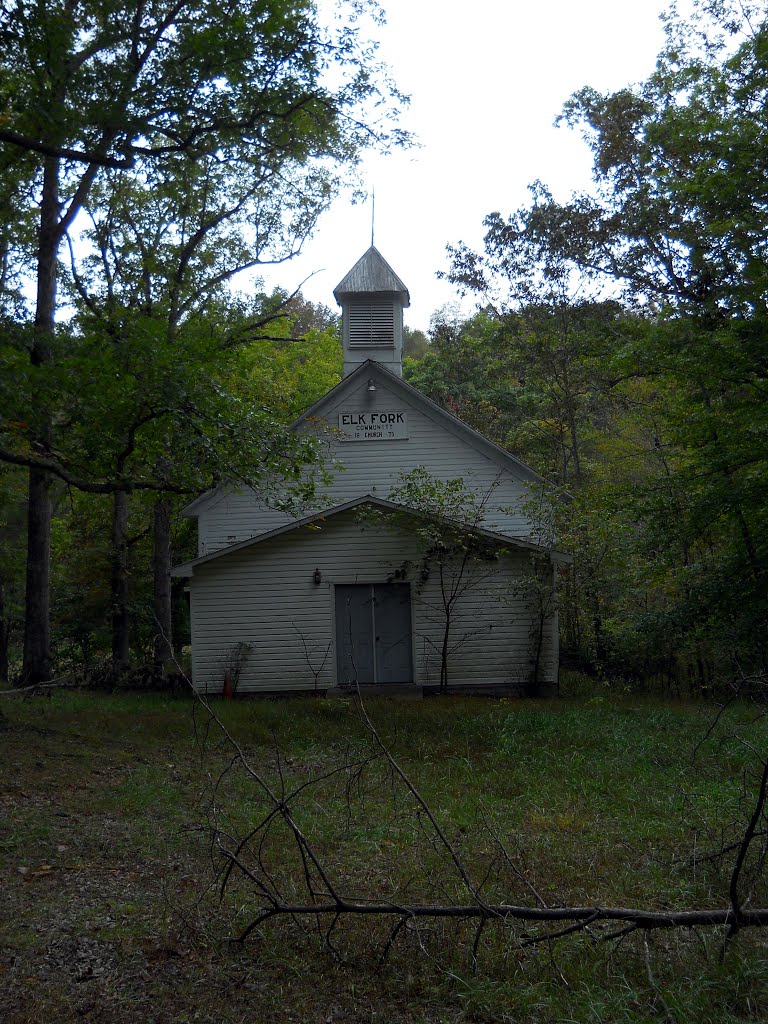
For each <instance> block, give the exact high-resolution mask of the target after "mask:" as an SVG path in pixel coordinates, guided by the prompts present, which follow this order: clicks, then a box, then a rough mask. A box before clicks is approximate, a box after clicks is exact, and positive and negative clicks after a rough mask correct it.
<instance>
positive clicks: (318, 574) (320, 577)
mask: <svg viewBox="0 0 768 1024" xmlns="http://www.w3.org/2000/svg"><path fill="white" fill-rule="evenodd" d="M312 579H313V580H314V581H315V583H316V584H317V585H318V586H320V584H321V583H322V582H323V574H322V573H321V572H320V570H319V569H315V571H314V572H313V573H312Z"/></svg>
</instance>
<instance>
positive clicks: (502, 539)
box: [171, 494, 571, 576]
mask: <svg viewBox="0 0 768 1024" xmlns="http://www.w3.org/2000/svg"><path fill="white" fill-rule="evenodd" d="M362 505H372V506H374V507H376V508H380V509H383V510H384V511H389V512H405V513H407V514H408V515H412V516H415V517H417V518H421V519H428V518H429V513H428V512H423V511H421V510H420V509H415V508H411V506H409V505H400V504H398V503H396V502H394V501H389V500H388V499H387V498H378V497H376V495H374V494H364V495H362V496H361V497H359V498H352V499H351V500H350V501H345V502H343V503H342V504H341V505H334V506H333V508H329V509H324V510H322V511H320V512H313V513H312V515H310V516H306V517H305V518H304V519H299V520H298V521H297V522H295V523H286V524H285V525H284V526H278V527H276V528H275V529H274V530H269V531H268V532H267V533H260V534H259V535H258V536H256V537H250V538H249V539H248V540H241V541H239V542H238V543H236V544H229V545H228V546H227V547H223V548H219V550H218V551H214V552H212V553H211V554H210V555H201V556H200V557H199V558H194V559H192V561H190V562H185V563H184V564H183V565H177V566H176V567H175V568H173V569H172V570H171V575H172V576H191V575H192V574H193V572H194V570H195V569H196V568H197V567H198V566H199V565H205V564H206V563H207V562H213V561H215V560H216V559H217V558H222V557H223V556H224V555H231V554H234V553H236V552H237V551H243V550H245V549H246V548H252V547H256V545H257V544H263V543H264V542H265V541H268V540H272V539H273V538H275V537H279V536H281V535H282V534H284V533H292V532H294V531H296V530H302V529H307V528H308V527H312V526H313V524H315V523H316V522H317V521H318V520H325V519H330V518H332V517H333V516H337V515H339V513H341V512H348V511H349V510H350V509H353V508H359V507H360V506H362ZM446 522H448V523H449V524H450V525H458V526H461V525H462V524H461V523H459V522H458V520H456V521H454V520H446ZM466 529H467V532H471V533H474V534H477V535H478V536H480V537H487V538H488V540H491V541H495V542H497V543H499V544H510V545H512V546H513V547H516V548H521V549H522V550H524V551H541V552H543V553H546V554H548V555H550V557H551V558H553V560H555V561H559V562H564V561H570V560H571V558H570V556H569V555H567V554H564V553H563V552H561V551H556V550H555V549H554V548H545V547H542V545H540V544H535V543H534V542H533V541H530V540H525V538H523V537H513V536H512V535H511V534H506V533H499V532H497V531H495V530H487V529H486V528H485V527H483V526H468V527H467V528H466Z"/></svg>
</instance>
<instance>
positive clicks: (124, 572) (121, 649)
mask: <svg viewBox="0 0 768 1024" xmlns="http://www.w3.org/2000/svg"><path fill="white" fill-rule="evenodd" d="M127 528H128V495H127V493H126V492H125V491H116V492H115V495H114V499H113V506H112V552H111V561H112V566H111V568H112V574H111V579H112V591H111V596H112V673H113V675H114V676H115V677H118V676H120V675H122V674H123V673H124V672H127V670H128V669H129V668H130V664H131V649H130V633H129V614H128V538H127V536H126V533H127Z"/></svg>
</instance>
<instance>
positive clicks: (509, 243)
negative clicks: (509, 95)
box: [446, 0, 768, 688]
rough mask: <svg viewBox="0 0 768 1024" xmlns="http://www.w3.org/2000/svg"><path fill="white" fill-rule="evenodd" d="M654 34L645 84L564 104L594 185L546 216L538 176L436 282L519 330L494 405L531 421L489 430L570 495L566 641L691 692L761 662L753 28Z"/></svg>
mask: <svg viewBox="0 0 768 1024" xmlns="http://www.w3.org/2000/svg"><path fill="white" fill-rule="evenodd" d="M666 30H667V40H666V44H665V47H664V49H663V51H662V53H661V54H660V57H659V61H658V64H657V68H656V71H655V72H654V73H653V74H652V75H651V76H650V77H649V78H648V80H647V81H646V82H644V83H641V84H640V85H639V86H637V87H635V88H631V89H630V88H626V89H623V90H620V91H619V92H616V93H613V94H608V95H601V94H599V93H598V92H596V91H595V90H593V89H583V90H581V91H580V92H578V93H576V94H575V96H573V97H572V98H571V100H570V101H569V102H568V103H567V104H566V107H565V112H564V115H563V118H564V120H565V121H566V122H567V123H568V124H569V125H571V126H580V127H582V128H583V130H584V133H585V137H586V139H587V141H588V143H589V145H590V147H591V149H592V153H593V158H594V163H593V179H594V185H593V188H592V189H591V191H589V192H588V193H584V194H579V195H574V196H573V197H572V198H571V199H570V201H568V202H567V203H558V202H556V201H555V199H554V198H553V196H552V195H551V194H550V193H549V192H548V190H547V189H546V187H545V186H543V185H541V184H540V183H537V184H536V185H534V186H533V187H532V197H533V198H532V203H531V204H530V205H529V206H527V207H524V208H522V209H520V210H518V211H516V212H515V213H513V214H512V215H511V216H510V217H506V218H505V217H502V216H501V214H499V213H493V214H490V215H489V217H488V218H487V219H486V228H487V234H486V237H485V249H484V252H483V253H475V252H472V251H471V250H470V249H468V248H467V247H466V246H464V245H459V246H455V247H452V248H451V249H450V250H449V251H450V254H451V259H452V265H451V269H450V271H449V273H448V275H447V276H448V277H449V279H450V280H452V281H454V283H456V284H457V285H458V286H460V287H461V288H463V289H464V290H470V291H475V292H477V293H478V294H479V295H480V296H481V298H482V301H483V302H489V301H491V302H493V303H494V305H495V307H496V313H497V323H498V325H499V331H501V325H502V324H504V325H506V324H508V323H509V322H510V321H512V322H513V323H514V322H521V321H525V320H526V319H527V320H528V321H529V322H531V331H530V334H529V336H528V337H527V338H525V339H524V342H523V344H522V345H521V346H520V349H521V354H523V353H524V355H525V356H526V357H527V358H528V360H529V366H526V365H525V362H524V360H523V359H518V361H517V362H516V364H512V365H511V366H510V371H511V373H510V377H509V379H511V380H515V381H516V382H517V383H518V390H517V392H512V391H511V389H510V399H511V398H512V395H513V394H514V402H513V401H509V402H508V403H507V406H506V407H503V408H504V412H505V413H506V414H507V416H508V415H509V411H512V412H513V415H517V416H521V413H522V415H524V416H525V420H524V421H523V420H522V416H521V422H524V423H525V425H526V427H529V426H530V427H533V428H534V429H533V431H530V430H529V431H526V429H519V428H517V429H514V430H513V431H512V432H509V431H504V432H500V436H501V437H502V438H503V441H502V443H506V444H509V445H511V446H512V447H514V449H515V450H516V451H517V452H518V453H519V454H521V455H522V456H523V457H524V458H528V459H531V461H533V463H534V465H537V466H539V467H541V468H542V469H543V470H544V472H545V473H553V474H554V475H555V476H556V477H557V478H558V479H559V480H560V481H562V482H563V483H564V484H565V485H566V486H567V487H568V489H569V490H571V491H572V492H573V493H574V498H575V500H574V501H573V502H572V503H570V504H569V505H568V507H567V510H566V509H564V512H565V514H564V516H563V522H562V524H561V535H562V537H563V543H565V544H570V546H571V548H572V550H573V551H574V553H575V556H576V560H575V563H574V566H573V568H572V570H571V575H570V577H569V578H567V579H566V580H565V581H564V595H565V601H564V607H563V622H564V626H565V634H566V645H567V647H569V648H571V650H578V651H579V652H580V654H581V656H582V658H586V659H588V661H589V662H591V664H592V666H593V668H595V669H597V670H598V671H602V670H604V669H608V670H612V671H616V670H620V669H619V666H620V665H621V664H622V663H623V664H624V666H625V669H628V670H629V672H630V673H632V674H634V675H635V676H636V677H640V678H646V679H648V678H654V677H655V678H662V679H663V680H665V681H666V682H667V683H668V684H670V685H673V686H677V687H681V688H685V687H688V686H691V687H693V688H699V687H703V688H706V687H707V686H709V685H710V684H711V682H712V679H713V676H715V675H720V676H725V677H727V678H730V680H731V681H735V682H736V683H738V682H739V679H740V669H742V668H743V669H745V670H750V669H756V670H760V669H762V670H764V669H765V658H766V649H765V645H764V639H763V638H764V637H765V635H766V625H767V624H768V604H767V603H766V602H767V600H768V598H767V595H768V544H767V542H766V536H767V533H766V528H767V527H768V463H767V462H766V452H768V447H767V446H766V443H765V442H766V438H768V419H767V418H766V410H767V409H768V403H766V400H765V399H766V394H767V393H768V392H767V390H766V388H767V387H768V384H767V380H768V378H767V377H766V364H765V356H764V348H765V346H764V336H765V330H766V325H767V324H768V305H767V303H768V278H766V275H765V266H766V264H765V260H764V258H763V256H764V253H763V246H764V238H765V235H766V232H768V222H766V209H768V206H767V205H766V203H765V202H764V201H763V196H764V191H765V181H764V179H765V175H764V173H763V163H764V161H765V147H764V146H762V145H761V144H760V142H759V140H761V139H762V138H763V137H764V135H765V131H766V109H768V102H767V101H768V92H766V89H768V75H767V74H766V67H767V66H768V65H767V64H766V61H767V60H768V49H767V48H766V43H765V40H766V37H767V35H768V22H766V20H765V12H764V10H763V9H762V8H761V7H759V6H757V5H753V6H750V7H747V6H744V5H740V6H737V5H733V4H730V3H720V2H703V0H702V2H701V3H696V4H694V14H693V16H692V18H691V19H690V20H689V21H685V20H682V19H681V18H680V17H679V16H678V15H677V13H676V12H675V11H674V10H673V11H672V12H671V13H670V14H669V15H668V17H667V19H666ZM758 179H759V180H758ZM611 292H612V293H613V294H614V295H615V296H616V298H617V299H618V300H619V301H618V302H615V301H612V302H610V303H606V302H605V301H604V296H605V295H606V294H609V293H611ZM590 294H591V295H592V296H593V297H594V298H593V300H592V301H590V302H587V303H585V302H584V301H583V298H582V296H584V295H590ZM577 295H578V296H579V298H578V300H576V299H575V296H577ZM598 298H600V299H601V300H602V301H600V302H597V301H595V300H596V299H598ZM465 347H468V346H467V345H465ZM446 362H447V363H448V365H451V364H450V362H449V361H446ZM497 362H498V356H497V353H496V352H494V353H492V354H487V355H484V358H483V369H482V370H481V371H480V376H479V377H478V379H482V374H488V375H489V376H490V375H491V374H492V373H493V375H494V376H495V373H494V368H495V366H496V365H497ZM502 379H504V378H503V377H502ZM492 404H494V405H495V404H496V403H492ZM494 422H496V421H495V420H494ZM505 426H506V424H505ZM535 434H539V435H542V436H548V438H549V440H550V441H551V442H553V443H552V448H551V452H552V453H553V454H554V455H555V457H554V458H553V454H550V455H549V457H548V458H547V455H546V449H545V448H544V447H543V446H542V444H541V437H540V439H539V442H538V443H537V440H536V437H535V436H534V435H535ZM558 451H559V452H560V457H559V458H557V453H558Z"/></svg>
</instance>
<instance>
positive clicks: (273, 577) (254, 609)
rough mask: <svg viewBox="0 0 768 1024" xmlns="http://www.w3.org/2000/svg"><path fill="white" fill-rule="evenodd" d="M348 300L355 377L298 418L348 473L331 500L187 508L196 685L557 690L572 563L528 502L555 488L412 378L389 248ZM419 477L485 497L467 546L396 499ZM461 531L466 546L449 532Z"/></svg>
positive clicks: (243, 500)
mask: <svg viewBox="0 0 768 1024" xmlns="http://www.w3.org/2000/svg"><path fill="white" fill-rule="evenodd" d="M334 296H335V298H336V300H337V302H338V303H339V305H340V306H341V309H342V319H341V322H342V345H343V350H344V377H343V379H342V381H341V383H340V384H338V385H337V386H336V387H334V388H333V389H332V390H331V391H329V392H328V393H327V394H326V395H324V396H323V397H322V398H321V399H320V400H319V401H318V402H316V403H315V404H314V405H313V406H312V407H311V408H310V409H307V411H306V412H305V413H304V414H303V415H302V416H301V417H300V418H299V419H298V420H297V421H296V422H295V423H294V424H293V425H292V429H293V430H295V431H311V432H313V433H315V434H317V433H318V431H320V432H322V434H323V437H324V439H325V443H326V444H327V445H328V446H329V448H330V458H329V465H335V464H339V465H340V466H342V467H343V469H339V470H338V471H336V472H335V473H334V476H333V479H332V482H331V483H330V484H328V485H326V486H325V487H324V488H323V493H322V496H321V498H320V505H319V507H315V508H314V509H313V511H312V512H311V513H309V514H306V515H304V516H303V517H302V518H297V517H295V516H291V515H289V514H288V513H286V512H284V511H279V510H278V509H276V508H275V507H274V503H273V504H270V503H269V500H268V499H267V498H265V497H264V496H263V495H260V494H259V493H256V492H255V491H253V490H250V489H247V488H242V487H240V488H238V487H236V486H234V485H233V486H226V485H221V486H219V487H217V488H216V489H214V490H211V491H208V492H207V493H205V494H203V495H202V496H201V497H199V498H197V499H196V500H195V501H193V502H192V503H191V504H190V505H188V506H187V508H186V509H185V510H184V514H185V515H187V516H190V517H195V518H196V519H197V522H198V557H197V558H195V559H194V560H193V561H191V562H188V563H186V564H185V565H181V566H178V567H177V568H176V569H175V570H174V575H176V576H183V577H187V578H188V586H189V594H190V607H191V626H192V680H193V683H194V685H195V687H196V688H197V689H198V690H201V691H206V692H209V693H220V692H222V689H223V688H224V686H225V676H226V677H227V680H228V685H229V681H230V680H234V683H235V684H236V686H237V692H238V693H263V694H275V693H281V692H291V691H305V692H306V691H309V692H313V691H314V692H320V693H326V694H327V695H333V694H337V693H344V692H346V691H348V690H349V689H351V688H354V689H357V688H358V687H359V688H360V689H361V690H362V691H364V692H375V693H387V694H392V695H413V696H419V695H421V694H422V693H424V692H430V691H437V690H440V689H442V690H446V689H447V690H448V691H449V692H462V693H467V692H478V693H491V694H498V695H510V696H515V695H525V694H551V693H553V692H555V691H556V688H557V676H558V624H557V607H556V601H555V598H554V573H555V571H556V566H557V563H558V562H560V561H562V560H563V559H564V558H565V557H566V556H563V555H561V554H560V553H559V552H557V551H555V550H553V549H551V548H546V547H543V546H542V544H541V542H540V538H538V537H537V536H536V528H535V526H534V524H533V523H532V522H531V521H530V518H529V516H528V515H527V513H526V509H527V508H529V507H530V502H531V495H532V493H534V492H535V491H536V490H538V492H539V493H541V487H542V484H543V481H542V480H541V478H540V477H539V476H537V474H536V473H534V472H533V470H532V469H530V468H529V467H528V466H526V465H525V464H524V463H522V462H520V461H519V460H518V459H516V458H515V457H514V456H513V455H510V454H509V453H508V452H506V451H504V450H503V449H501V448H499V447H498V446H497V445H496V444H494V443H493V442H491V441H489V440H488V439H487V438H485V437H483V436H482V434H480V433H478V432H477V431H476V430H474V429H472V428H471V427H469V426H467V425H466V424H465V423H463V422H462V421H461V420H459V419H457V418H456V417H455V416H452V415H451V414H450V413H448V412H446V411H445V410H444V409H442V408H440V407H439V406H438V405H436V404H435V403H434V402H432V401H431V400H430V399H428V398H426V397H425V396H424V395H422V394H421V393H420V392H419V391H417V390H416V389H415V388H413V387H411V386H410V385H409V384H407V383H405V381H404V380H403V379H402V355H403V309H404V308H405V307H407V306H408V305H409V304H410V297H409V294H408V289H407V288H406V287H405V285H404V284H403V282H402V281H401V280H400V278H399V277H398V276H397V275H396V274H395V273H394V271H393V270H392V268H391V267H390V266H389V264H388V263H387V262H386V261H385V260H384V259H383V257H382V256H381V255H380V253H379V252H378V250H377V249H375V248H374V247H373V246H372V247H371V248H370V249H369V250H368V251H367V252H366V253H365V254H364V255H363V256H362V258H361V259H360V260H358V262H357V263H356V264H355V266H354V267H353V268H352V269H351V270H350V272H349V273H348V274H347V275H346V277H344V279H343V280H342V281H341V283H340V284H339V285H338V287H337V288H336V289H335V290H334ZM421 467H424V468H423V469H421ZM413 471H418V472H419V474H421V476H422V477H426V478H428V479H429V480H430V481H431V480H435V481H451V480H456V479H457V478H461V480H462V481H463V488H464V491H465V492H466V491H468V490H471V491H473V492H474V493H475V494H476V495H477V496H478V505H479V507H480V509H481V512H480V514H478V515H476V516H475V518H474V519H473V521H472V523H471V524H468V525H466V526H465V527H462V530H461V531H458V534H459V535H460V534H461V533H462V532H463V533H464V535H465V536H466V537H467V539H468V541H469V542H468V543H467V544H466V547H463V546H462V545H461V544H456V543H455V537H456V536H457V530H456V526H455V523H454V524H452V523H451V522H450V521H449V522H446V521H445V520H444V521H443V523H442V524H441V523H439V522H438V523H435V522H434V520H429V519H427V518H426V517H425V512H424V507H420V508H408V507H407V506H405V505H403V504H402V503H400V502H392V501H390V500H389V495H390V493H391V492H392V491H393V490H398V489H399V488H400V486H401V485H402V482H403V478H404V475H405V474H408V473H409V472H410V473H412V472H413ZM443 527H444V528H445V531H446V535H447V536H450V537H452V538H454V542H453V543H452V544H440V543H437V544H435V543H434V541H435V538H436V537H438V538H439V537H440V536H441V529H442V528H443ZM425 537H427V538H431V541H432V545H431V546H430V543H429V542H428V541H427V540H425ZM478 552H479V554H478Z"/></svg>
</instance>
